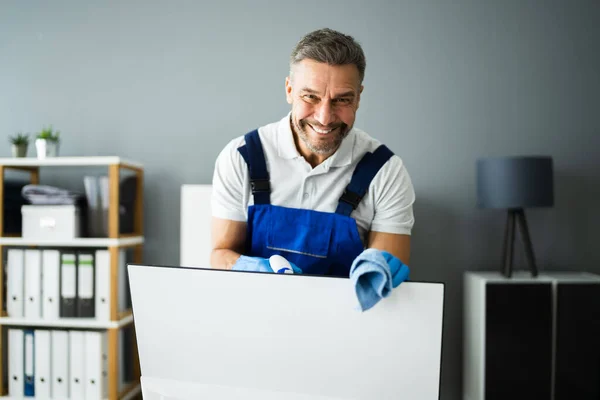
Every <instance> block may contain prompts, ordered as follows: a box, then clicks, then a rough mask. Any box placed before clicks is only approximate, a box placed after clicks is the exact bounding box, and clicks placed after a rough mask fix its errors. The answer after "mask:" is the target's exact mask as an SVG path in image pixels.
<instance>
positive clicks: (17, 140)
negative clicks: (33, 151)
mask: <svg viewBox="0 0 600 400" xmlns="http://www.w3.org/2000/svg"><path fill="white" fill-rule="evenodd" d="M9 140H10V142H11V143H12V144H14V145H16V146H24V145H28V144H29V135H28V134H26V133H21V132H18V133H17V134H16V135H14V136H11V137H10V138H9Z"/></svg>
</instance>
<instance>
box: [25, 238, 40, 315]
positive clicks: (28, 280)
mask: <svg viewBox="0 0 600 400" xmlns="http://www.w3.org/2000/svg"><path fill="white" fill-rule="evenodd" d="M24 315H25V318H41V317H42V256H41V252H40V251H39V250H29V249H28V250H25V313H24Z"/></svg>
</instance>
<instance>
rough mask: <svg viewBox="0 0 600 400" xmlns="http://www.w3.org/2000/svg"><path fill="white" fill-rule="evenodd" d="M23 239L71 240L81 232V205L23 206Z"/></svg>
mask: <svg viewBox="0 0 600 400" xmlns="http://www.w3.org/2000/svg"><path fill="white" fill-rule="evenodd" d="M21 215H22V218H23V234H22V236H23V239H35V240H69V239H73V238H76V237H79V236H80V234H81V223H80V221H81V220H80V212H79V207H77V206H74V205H26V206H22V207H21Z"/></svg>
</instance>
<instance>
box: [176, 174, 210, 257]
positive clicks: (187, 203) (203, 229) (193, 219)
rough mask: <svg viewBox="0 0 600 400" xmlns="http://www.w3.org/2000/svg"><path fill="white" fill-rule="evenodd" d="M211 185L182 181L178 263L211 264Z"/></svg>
mask: <svg viewBox="0 0 600 400" xmlns="http://www.w3.org/2000/svg"><path fill="white" fill-rule="evenodd" d="M211 193H212V185H182V186H181V211H180V238H179V240H180V245H179V264H180V265H182V266H189V267H210V252H211V234H210V226H211V206H210V197H211Z"/></svg>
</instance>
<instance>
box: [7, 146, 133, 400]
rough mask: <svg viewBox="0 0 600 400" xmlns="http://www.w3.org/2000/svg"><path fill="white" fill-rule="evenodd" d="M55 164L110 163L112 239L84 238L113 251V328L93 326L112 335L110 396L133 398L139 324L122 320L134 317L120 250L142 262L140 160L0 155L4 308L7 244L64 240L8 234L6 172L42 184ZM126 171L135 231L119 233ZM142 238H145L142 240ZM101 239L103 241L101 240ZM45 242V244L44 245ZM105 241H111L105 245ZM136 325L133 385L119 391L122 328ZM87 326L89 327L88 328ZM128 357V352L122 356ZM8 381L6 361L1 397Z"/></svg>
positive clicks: (109, 211) (110, 344) (110, 345)
mask: <svg viewBox="0 0 600 400" xmlns="http://www.w3.org/2000/svg"><path fill="white" fill-rule="evenodd" d="M52 166H107V167H108V185H109V209H108V238H106V239H108V240H106V239H105V242H106V243H102V238H81V239H82V240H80V242H81V243H77V242H76V244H80V245H81V246H84V245H85V242H86V240H85V239H90V240H89V243H90V244H93V246H90V247H107V248H108V250H109V253H110V280H111V293H110V299H111V310H110V327H108V328H101V327H100V328H91V329H105V330H106V331H107V336H108V399H109V400H117V399H121V398H129V397H130V396H132V395H133V394H135V393H136V391H139V390H140V376H141V371H140V365H139V356H138V352H137V340H136V335H135V325H134V324H133V321H131V323H120V322H121V321H122V320H123V319H124V318H125V319H128V318H129V317H131V319H133V316H132V314H131V310H128V311H126V312H121V313H120V312H119V311H118V291H117V288H118V283H119V282H118V276H119V274H118V267H119V250H120V249H122V248H133V262H134V263H136V264H139V263H142V257H143V232H144V210H143V204H144V197H143V195H144V190H143V189H144V169H143V166H142V165H141V164H139V163H133V162H129V161H125V160H123V159H121V158H120V157H54V158H51V159H45V160H37V159H33V158H24V159H19V158H14V159H7V158H0V310H3V309H4V304H3V303H4V293H3V288H4V274H3V273H2V271H4V265H3V264H4V259H3V254H4V247H6V246H11V245H12V246H19V245H21V244H19V243H21V242H22V243H23V245H26V246H30V247H41V246H51V247H56V245H59V246H60V245H61V243H46V244H44V243H43V242H39V243H37V244H33V243H31V242H29V241H23V240H22V239H21V238H18V237H14V236H5V235H4V183H5V173H6V172H7V171H8V170H16V171H23V172H28V173H29V181H30V183H31V184H39V183H40V168H41V167H52ZM123 170H128V171H129V172H133V173H134V174H135V175H136V177H137V187H136V200H135V205H134V232H133V233H130V234H120V233H119V199H120V184H119V183H120V177H121V172H123ZM4 238H6V239H7V240H6V242H5V243H8V244H2V243H1V240H2V239H4ZM9 238H10V239H9ZM138 238H141V240H138ZM98 241H100V242H98ZM40 243H41V244H40ZM102 244H108V245H107V246H103V245H102ZM63 245H64V246H69V243H64V244H63ZM130 325H131V326H133V329H132V335H133V338H132V339H133V340H132V343H133V349H132V353H133V354H132V355H131V356H133V358H134V360H133V361H134V363H133V365H134V381H133V382H132V383H131V384H130V386H129V387H127V388H125V389H124V390H123V391H121V392H119V382H118V379H119V363H118V360H119V354H118V337H119V331H120V330H121V329H123V328H124V327H126V326H130ZM3 329H4V325H2V320H1V319H0V335H1V334H2V333H3ZM84 329H85V328H84ZM4 356H5V354H4V349H3V347H2V346H0V361H1V360H3V359H4ZM122 356H125V355H122ZM6 385H7V382H4V371H3V362H0V396H3V395H6V390H7V387H6Z"/></svg>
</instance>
